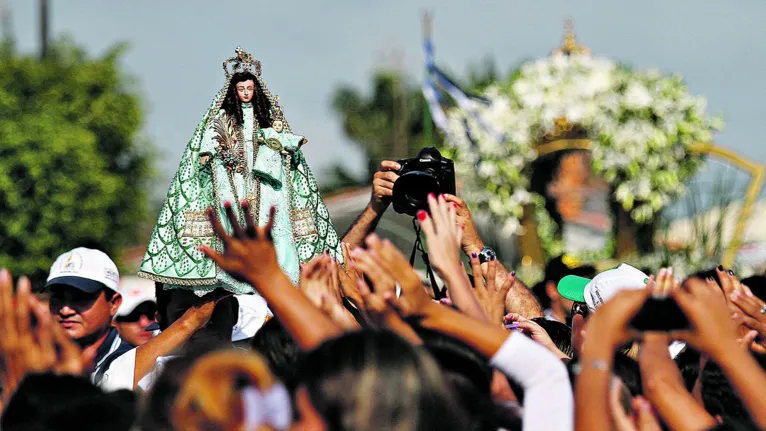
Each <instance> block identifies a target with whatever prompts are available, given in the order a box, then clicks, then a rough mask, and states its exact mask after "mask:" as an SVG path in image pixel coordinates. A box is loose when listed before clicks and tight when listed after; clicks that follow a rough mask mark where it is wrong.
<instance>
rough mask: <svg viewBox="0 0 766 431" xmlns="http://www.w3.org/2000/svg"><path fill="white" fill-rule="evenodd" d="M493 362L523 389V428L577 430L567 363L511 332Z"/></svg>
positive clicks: (533, 430) (542, 430) (533, 342)
mask: <svg viewBox="0 0 766 431" xmlns="http://www.w3.org/2000/svg"><path fill="white" fill-rule="evenodd" d="M490 364H491V365H492V366H493V367H495V368H497V369H498V370H500V371H502V372H503V373H504V374H505V375H506V376H508V377H510V378H511V379H512V380H513V381H515V382H516V383H518V384H519V385H521V387H522V388H523V389H524V406H523V407H524V415H523V417H522V429H523V431H538V430H539V431H569V430H572V429H574V396H573V394H572V385H571V383H570V381H569V373H568V372H567V369H566V366H565V365H564V363H563V362H562V361H561V360H560V359H559V358H557V357H556V355H554V354H553V353H551V352H550V351H549V350H548V349H546V348H545V347H543V346H541V345H539V344H538V343H536V342H535V341H532V340H530V339H529V338H527V337H525V336H524V335H522V334H511V335H510V336H508V338H507V339H506V340H505V342H504V343H503V345H502V346H500V349H499V350H498V351H497V353H495V356H493V357H492V359H491V360H490Z"/></svg>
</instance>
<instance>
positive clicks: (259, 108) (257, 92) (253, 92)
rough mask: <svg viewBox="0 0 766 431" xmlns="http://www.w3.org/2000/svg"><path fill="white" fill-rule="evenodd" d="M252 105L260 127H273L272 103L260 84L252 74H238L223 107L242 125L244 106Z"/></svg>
mask: <svg viewBox="0 0 766 431" xmlns="http://www.w3.org/2000/svg"><path fill="white" fill-rule="evenodd" d="M243 103H252V105H253V115H255V119H256V120H257V121H258V126H259V127H262V128H263V127H271V123H272V118H271V108H272V106H271V102H270V101H269V99H268V97H266V95H265V94H264V92H263V89H262V88H261V85H260V82H259V81H258V79H257V78H256V76H255V75H253V74H252V73H250V72H237V73H235V74H234V75H232V77H231V81H230V82H229V88H228V90H227V92H226V99H224V102H223V104H222V105H221V107H222V108H223V109H224V110H225V111H226V113H227V114H229V115H230V116H232V117H233V118H234V119H235V120H236V121H237V124H242V121H243V116H242V104H243Z"/></svg>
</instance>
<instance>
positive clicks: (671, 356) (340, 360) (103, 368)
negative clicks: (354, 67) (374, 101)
mask: <svg viewBox="0 0 766 431" xmlns="http://www.w3.org/2000/svg"><path fill="white" fill-rule="evenodd" d="M397 169H398V166H397V164H396V163H395V162H388V161H387V162H383V164H382V167H381V170H380V172H378V173H377V174H376V175H375V178H374V181H373V192H372V197H371V200H370V203H369V205H368V206H367V208H366V209H365V210H364V211H363V212H362V214H360V216H359V217H358V218H357V220H356V222H355V223H354V225H353V226H352V227H351V228H350V229H349V231H348V232H347V233H346V234H345V236H344V238H343V244H342V250H343V263H342V264H341V263H340V262H338V261H337V260H335V259H333V258H332V257H331V256H330V255H329V254H326V255H320V256H317V257H316V258H314V259H313V260H311V261H310V262H308V263H306V264H304V265H302V266H301V269H300V271H301V275H300V281H299V283H298V285H297V287H296V286H295V285H294V284H293V283H292V282H291V279H290V278H289V277H288V275H286V274H285V273H284V271H283V270H282V269H280V266H279V264H278V259H277V253H276V250H275V247H274V243H273V241H272V236H271V228H272V222H271V221H270V222H269V223H268V224H266V225H265V226H257V225H255V224H254V223H253V222H252V220H253V217H252V214H251V209H250V207H249V203H248V202H243V203H241V204H240V205H241V210H242V211H244V213H245V215H246V217H245V220H247V223H246V224H245V225H242V224H240V223H239V221H238V220H237V217H236V216H235V215H234V211H233V209H232V207H231V204H227V205H226V206H225V208H223V211H224V213H225V214H226V218H227V220H225V221H227V222H228V224H229V225H230V226H231V229H230V230H229V231H227V230H226V229H224V226H223V225H222V220H221V219H220V218H219V217H217V216H216V214H215V213H216V211H213V210H212V209H211V210H210V212H209V220H210V223H211V224H212V228H213V230H214V231H215V233H216V235H217V237H218V238H219V241H220V243H221V245H222V247H219V248H218V249H214V248H212V247H205V246H203V247H202V248H201V251H202V252H204V253H205V254H206V255H207V256H208V257H209V258H210V259H212V260H213V261H214V262H215V263H216V264H217V265H218V267H219V268H221V269H222V270H224V271H226V272H227V273H228V274H229V275H230V276H231V277H233V278H234V279H235V280H237V281H238V282H241V283H247V284H249V285H251V286H253V288H254V289H255V291H256V292H257V294H254V295H248V294H244V295H233V294H231V293H228V292H225V291H214V292H212V293H208V294H205V295H202V296H199V295H195V294H194V293H193V292H191V291H190V292H189V295H188V298H186V297H185V298H184V301H178V300H174V301H169V299H168V293H167V291H166V290H164V289H163V288H162V285H161V284H158V285H156V286H155V285H154V283H150V284H149V285H146V280H143V283H142V282H141V280H138V279H132V278H130V277H122V278H120V275H119V273H118V270H117V266H116V265H115V264H114V262H113V261H112V259H110V257H109V256H107V255H105V254H104V253H102V252H100V251H97V250H90V249H83V248H78V249H74V250H71V251H69V252H67V253H65V254H63V255H62V256H60V257H58V258H57V259H55V261H54V263H53V265H52V267H51V272H50V276H49V278H48V282H47V285H46V289H45V291H43V292H32V291H31V286H30V283H29V281H28V280H27V279H25V278H24V277H19V278H18V280H17V281H16V283H14V281H13V279H12V275H11V274H10V273H9V272H8V271H5V270H3V271H2V273H1V274H0V313H2V314H1V315H0V354H1V355H2V361H1V362H0V363H1V364H2V370H1V371H2V407H3V409H2V418H1V419H0V427H1V428H2V429H3V430H4V431H5V430H8V431H13V430H64V429H66V430H78V431H86V430H110V431H121V430H125V431H127V430H168V431H169V430H200V431H201V430H232V431H233V430H236V431H245V430H317V431H318V430H397V431H404V430H456V431H465V430H477V431H479V430H482V431H483V430H487V431H489V430H501V429H504V430H525V431H527V430H551V431H557V430H572V429H577V430H580V431H586V430H587V431H592V430H619V431H632V430H642V431H643V430H662V429H671V430H729V429H731V430H749V429H762V428H766V371H765V370H764V366H765V365H766V361H764V360H763V358H764V356H763V355H764V354H766V302H764V301H766V278H764V277H760V276H758V277H751V278H749V279H745V280H739V278H738V277H737V275H736V274H735V273H734V272H733V271H731V270H728V269H726V268H723V267H721V266H719V267H717V268H712V269H710V270H708V271H705V272H701V273H698V274H694V275H692V276H689V277H687V278H686V279H683V280H680V279H677V278H676V277H675V276H674V274H673V269H672V268H655V269H653V271H652V272H654V274H649V273H648V272H647V271H646V270H639V269H637V268H634V267H631V266H630V265H627V264H621V265H619V266H617V267H615V268H613V269H610V270H607V271H602V272H600V273H596V270H595V269H594V268H593V267H588V266H581V265H579V264H578V263H577V262H576V261H574V260H572V259H569V258H568V257H567V256H562V257H559V258H557V259H552V260H551V261H550V262H549V263H548V265H547V267H546V271H545V277H544V280H543V281H542V282H540V283H539V284H537V285H536V286H533V288H531V289H530V288H528V287H527V286H525V285H524V284H523V283H522V282H521V281H520V280H519V279H517V278H516V273H515V272H514V271H512V270H509V269H506V268H505V267H504V266H503V265H502V264H500V262H498V261H497V259H496V258H495V257H494V255H493V254H491V253H489V254H487V253H485V250H486V247H485V246H484V243H483V242H482V239H481V238H480V236H479V234H478V231H477V229H476V226H475V225H474V222H473V218H472V215H471V213H470V211H469V210H468V207H467V206H466V204H465V202H464V201H463V200H462V199H461V198H459V197H457V196H453V195H441V196H434V195H431V196H429V198H428V208H427V210H423V211H420V212H419V213H418V214H417V218H418V222H419V224H420V226H421V228H422V232H423V234H424V236H425V242H426V246H427V250H428V252H429V257H430V262H431V264H432V265H433V268H434V269H435V270H436V272H437V273H438V275H439V277H440V279H441V280H442V281H443V284H444V286H443V287H440V286H431V285H426V284H424V283H423V281H422V279H421V277H420V275H419V274H418V272H416V271H415V269H414V268H413V267H412V266H411V265H410V263H409V261H408V259H407V258H406V257H405V256H404V255H403V254H402V252H401V251H400V250H397V249H396V248H395V247H394V246H393V245H392V243H391V242H389V241H388V240H386V239H383V238H380V237H379V236H377V235H376V234H375V233H374V231H375V228H376V226H377V223H378V221H379V220H380V218H381V217H382V215H383V213H384V212H385V211H386V209H387V208H388V205H389V203H390V200H391V196H392V190H393V184H394V182H395V181H396V180H397V174H396V170H397ZM273 217H274V213H273V211H272V214H271V220H273ZM463 255H464V256H463ZM484 256H487V257H486V258H483V257H484ZM52 260H53V259H52ZM465 262H468V264H466V263H465ZM441 288H443V289H446V293H447V295H446V298H442V299H439V300H437V299H435V298H437V297H438V298H440V297H441V296H442V295H436V294H435V290H438V289H441ZM176 299H177V297H176ZM650 304H653V305H657V304H660V305H663V306H662V307H655V308H653V309H654V310H665V311H663V312H660V313H658V312H655V313H653V314H652V313H651V312H647V311H646V310H650V311H651V309H652V307H649V305H650ZM667 304H672V305H673V306H674V307H675V308H676V309H678V310H680V313H681V314H682V317H683V319H682V320H683V322H682V324H680V325H679V324H675V323H677V322H675V321H673V322H671V321H670V320H672V319H670V318H669V315H670V314H671V313H669V312H666V311H667V310H672V309H674V308H673V307H666V306H664V305H667ZM639 317H640V318H641V319H639ZM639 321H640V322H642V323H641V324H638V322H639ZM647 322H648V323H647Z"/></svg>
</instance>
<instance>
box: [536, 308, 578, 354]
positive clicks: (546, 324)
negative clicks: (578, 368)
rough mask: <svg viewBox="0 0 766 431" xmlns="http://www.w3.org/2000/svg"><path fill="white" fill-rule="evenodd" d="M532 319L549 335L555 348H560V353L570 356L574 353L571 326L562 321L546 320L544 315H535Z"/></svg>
mask: <svg viewBox="0 0 766 431" xmlns="http://www.w3.org/2000/svg"><path fill="white" fill-rule="evenodd" d="M532 321H533V322H535V323H537V324H538V325H540V326H542V328H543V329H545V332H547V333H548V336H549V337H551V340H552V341H553V344H555V345H556V348H558V349H559V350H561V353H563V354H565V355H567V356H569V357H570V358H571V357H572V355H573V354H574V352H573V351H572V328H570V327H569V326H567V325H566V324H564V323H561V322H556V321H553V320H548V319H546V318H544V317H535V318H534V319H532Z"/></svg>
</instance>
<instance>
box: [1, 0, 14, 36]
mask: <svg viewBox="0 0 766 431" xmlns="http://www.w3.org/2000/svg"><path fill="white" fill-rule="evenodd" d="M0 23H1V24H0V25H2V27H3V31H2V32H3V42H6V43H7V42H10V41H11V40H12V39H13V29H11V11H10V8H9V7H8V0H2V1H0Z"/></svg>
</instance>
